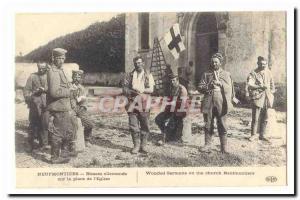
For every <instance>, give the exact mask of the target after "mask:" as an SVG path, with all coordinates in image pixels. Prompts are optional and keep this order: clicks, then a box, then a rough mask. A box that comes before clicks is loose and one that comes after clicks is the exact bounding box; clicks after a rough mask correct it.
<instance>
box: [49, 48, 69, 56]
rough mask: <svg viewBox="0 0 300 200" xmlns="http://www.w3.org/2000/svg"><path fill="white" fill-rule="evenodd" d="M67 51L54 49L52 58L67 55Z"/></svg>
mask: <svg viewBox="0 0 300 200" xmlns="http://www.w3.org/2000/svg"><path fill="white" fill-rule="evenodd" d="M67 52H68V51H67V50H65V49H62V48H55V49H53V50H52V56H54V57H57V56H63V55H65V54H66V53H67Z"/></svg>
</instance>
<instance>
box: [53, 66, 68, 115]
mask: <svg viewBox="0 0 300 200" xmlns="http://www.w3.org/2000/svg"><path fill="white" fill-rule="evenodd" d="M47 80H48V93H47V95H48V96H47V109H48V110H49V111H64V112H65V111H69V110H71V103H70V89H69V88H70V85H71V83H69V82H68V80H67V77H66V75H65V73H64V71H63V70H62V69H58V68H57V67H56V66H52V67H51V68H50V69H49V71H48V74H47Z"/></svg>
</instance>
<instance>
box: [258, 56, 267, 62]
mask: <svg viewBox="0 0 300 200" xmlns="http://www.w3.org/2000/svg"><path fill="white" fill-rule="evenodd" d="M257 61H267V59H266V58H265V57H263V56H258V57H257Z"/></svg>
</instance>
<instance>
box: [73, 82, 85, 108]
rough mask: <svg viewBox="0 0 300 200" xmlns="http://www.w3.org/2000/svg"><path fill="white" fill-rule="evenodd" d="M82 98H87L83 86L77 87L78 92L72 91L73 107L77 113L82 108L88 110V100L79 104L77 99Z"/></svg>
mask: <svg viewBox="0 0 300 200" xmlns="http://www.w3.org/2000/svg"><path fill="white" fill-rule="evenodd" d="M80 96H86V93H85V89H84V87H83V86H82V85H81V84H78V85H77V90H75V91H72V95H71V107H72V109H73V110H75V112H77V110H79V108H80V107H84V108H87V102H86V100H83V101H81V102H77V98H78V97H80Z"/></svg>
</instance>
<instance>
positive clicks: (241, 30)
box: [225, 12, 286, 83]
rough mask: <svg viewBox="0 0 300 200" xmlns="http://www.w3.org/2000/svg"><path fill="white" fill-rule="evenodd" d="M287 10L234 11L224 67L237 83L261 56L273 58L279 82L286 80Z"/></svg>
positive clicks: (230, 22) (228, 25) (230, 15)
mask: <svg viewBox="0 0 300 200" xmlns="http://www.w3.org/2000/svg"><path fill="white" fill-rule="evenodd" d="M285 31H286V29H285V13H284V12H272V13H269V12H231V13H229V20H228V24H227V30H226V38H227V47H226V50H225V51H226V52H225V57H226V65H225V68H226V69H227V70H228V71H230V72H231V74H232V77H233V79H234V80H235V81H236V82H243V81H245V80H246V77H247V75H248V74H249V72H250V71H251V70H253V69H255V68H256V62H257V57H258V56H260V55H261V56H265V57H266V58H268V59H269V60H270V62H269V63H270V65H271V66H270V67H271V68H272V72H273V75H274V80H275V82H277V83H285V82H286V71H285V70H286V64H285V63H286V48H285V46H286V40H285V36H286V32H285Z"/></svg>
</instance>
